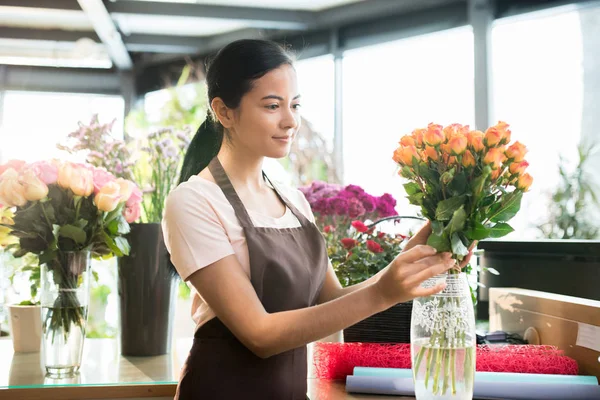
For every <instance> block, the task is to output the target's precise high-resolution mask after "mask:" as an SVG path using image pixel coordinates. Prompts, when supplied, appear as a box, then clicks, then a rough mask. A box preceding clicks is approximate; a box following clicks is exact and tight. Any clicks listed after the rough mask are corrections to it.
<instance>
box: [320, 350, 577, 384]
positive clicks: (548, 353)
mask: <svg viewBox="0 0 600 400" xmlns="http://www.w3.org/2000/svg"><path fill="white" fill-rule="evenodd" d="M313 354H314V366H315V375H316V376H317V378H321V379H345V378H346V376H348V375H352V373H353V370H354V367H378V368H410V367H411V361H410V345H409V344H379V343H322V342H317V343H315V344H314V349H313ZM476 369H477V371H488V372H521V373H530V374H558V375H577V373H578V371H579V369H578V366H577V362H576V361H575V360H573V359H572V358H570V357H567V356H565V355H564V354H563V352H562V350H558V349H557V348H556V347H554V346H533V345H501V346H487V345H480V346H478V347H477V367H476Z"/></svg>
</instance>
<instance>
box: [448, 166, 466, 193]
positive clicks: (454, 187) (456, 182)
mask: <svg viewBox="0 0 600 400" xmlns="http://www.w3.org/2000/svg"><path fill="white" fill-rule="evenodd" d="M467 185H468V181H467V175H466V174H465V173H464V172H461V173H459V174H458V175H455V176H454V179H453V180H452V182H451V183H450V187H449V189H450V192H451V193H452V194H453V195H454V196H460V195H462V194H464V193H465V192H466V191H467Z"/></svg>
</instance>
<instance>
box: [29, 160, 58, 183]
mask: <svg viewBox="0 0 600 400" xmlns="http://www.w3.org/2000/svg"><path fill="white" fill-rule="evenodd" d="M29 168H31V170H32V171H33V172H34V173H35V175H36V176H37V177H38V178H39V179H40V180H41V181H42V182H44V183H45V184H46V185H53V184H55V183H56V181H57V180H58V166H57V163H55V162H50V161H38V162H34V163H33V164H31V165H30V166H29Z"/></svg>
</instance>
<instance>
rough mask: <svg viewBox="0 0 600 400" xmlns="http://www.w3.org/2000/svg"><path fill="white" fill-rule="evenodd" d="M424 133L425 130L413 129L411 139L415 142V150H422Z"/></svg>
mask: <svg viewBox="0 0 600 400" xmlns="http://www.w3.org/2000/svg"><path fill="white" fill-rule="evenodd" d="M425 132H427V129H423V128H418V129H415V130H414V131H412V137H413V139H414V140H415V146H416V147H417V148H422V147H423V146H424V144H425V143H424V142H423V140H424V137H425Z"/></svg>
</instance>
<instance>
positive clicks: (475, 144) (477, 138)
mask: <svg viewBox="0 0 600 400" xmlns="http://www.w3.org/2000/svg"><path fill="white" fill-rule="evenodd" d="M466 136H467V141H468V142H469V148H471V149H473V150H474V151H475V152H476V153H480V152H482V151H483V149H484V148H485V145H484V144H483V137H484V135H483V132H481V131H471V132H469V133H467V135H466Z"/></svg>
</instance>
